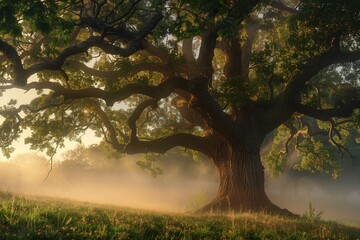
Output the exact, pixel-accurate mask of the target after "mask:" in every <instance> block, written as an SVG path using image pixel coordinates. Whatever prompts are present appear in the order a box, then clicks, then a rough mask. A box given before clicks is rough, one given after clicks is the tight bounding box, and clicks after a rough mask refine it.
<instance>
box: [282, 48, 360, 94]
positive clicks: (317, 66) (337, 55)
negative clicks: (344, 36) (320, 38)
mask: <svg viewBox="0 0 360 240" xmlns="http://www.w3.org/2000/svg"><path fill="white" fill-rule="evenodd" d="M357 60H360V50H358V51H353V52H342V51H340V50H337V49H335V48H331V49H330V50H329V51H326V52H324V53H323V54H321V55H319V56H316V57H314V58H313V59H310V60H309V61H308V62H307V63H306V64H304V66H303V67H302V68H301V70H300V71H299V72H298V74H296V75H295V76H294V77H293V78H292V79H291V80H290V82H289V83H288V84H287V86H286V88H285V90H284V93H285V95H286V96H287V97H290V96H291V95H294V94H297V93H299V91H301V89H302V88H303V86H304V85H305V83H306V82H308V81H310V80H311V78H312V77H314V76H315V75H316V74H317V73H319V72H320V71H321V70H322V69H324V68H326V67H328V66H330V65H332V64H337V63H347V62H354V61H357Z"/></svg>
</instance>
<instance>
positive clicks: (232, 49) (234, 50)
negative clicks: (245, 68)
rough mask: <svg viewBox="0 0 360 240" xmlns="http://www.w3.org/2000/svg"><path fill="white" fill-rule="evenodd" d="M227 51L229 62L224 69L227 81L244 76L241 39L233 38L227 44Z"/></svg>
mask: <svg viewBox="0 0 360 240" xmlns="http://www.w3.org/2000/svg"><path fill="white" fill-rule="evenodd" d="M225 51H226V55H227V61H226V64H225V67H224V74H225V76H226V78H227V79H231V78H236V77H241V76H242V50H241V46H240V39H239V38H238V37H236V38H233V39H231V40H229V41H228V42H226V44H225Z"/></svg>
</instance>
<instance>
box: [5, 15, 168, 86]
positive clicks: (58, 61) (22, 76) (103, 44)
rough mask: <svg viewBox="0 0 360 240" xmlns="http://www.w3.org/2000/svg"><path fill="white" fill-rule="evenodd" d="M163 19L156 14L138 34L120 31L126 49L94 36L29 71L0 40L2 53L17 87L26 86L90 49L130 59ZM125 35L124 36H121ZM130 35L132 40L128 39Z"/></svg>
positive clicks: (16, 54) (119, 34)
mask: <svg viewBox="0 0 360 240" xmlns="http://www.w3.org/2000/svg"><path fill="white" fill-rule="evenodd" d="M161 19H162V15H161V14H156V15H155V16H154V17H153V18H152V19H151V20H150V21H149V22H148V24H147V25H146V26H144V27H143V28H142V29H140V30H139V31H138V32H137V33H131V32H129V31H127V30H126V29H120V30H121V31H120V30H119V32H118V35H117V39H119V40H122V39H127V41H128V42H129V44H127V46H126V47H124V48H122V47H118V46H116V45H114V44H111V43H110V42H107V41H105V40H104V36H92V37H89V38H88V39H87V40H85V41H83V42H81V43H79V44H78V45H74V46H70V47H67V48H65V49H64V50H62V51H61V52H60V53H59V55H58V56H57V57H56V58H54V59H52V60H49V61H45V62H41V63H38V64H35V65H32V66H31V67H29V68H28V69H24V68H23V65H22V62H21V58H20V56H19V54H18V52H17V51H16V49H15V48H14V47H13V46H11V45H10V44H8V43H6V42H5V41H3V40H2V39H0V51H2V52H3V53H4V54H5V55H6V56H7V58H8V59H9V60H10V61H11V62H12V63H13V65H14V70H15V79H14V81H15V84H17V85H25V84H26V83H27V79H28V78H29V77H30V76H31V75H33V74H35V73H37V72H39V71H43V70H61V68H62V66H63V64H64V62H65V60H66V59H67V58H69V57H70V56H73V55H76V54H80V53H85V52H87V50H88V49H89V48H92V47H98V48H100V49H102V50H103V51H104V52H106V53H108V54H112V55H119V56H122V57H128V56H130V55H132V54H133V53H135V52H136V51H138V50H139V49H141V48H143V42H144V41H143V40H144V39H145V37H146V36H147V35H148V34H149V33H150V32H151V31H152V30H153V29H154V28H155V26H156V25H157V23H158V22H159V21H160V20H161ZM121 33H123V34H124V36H122V35H121ZM128 35H130V36H131V37H132V38H131V39H128V38H129V36H128Z"/></svg>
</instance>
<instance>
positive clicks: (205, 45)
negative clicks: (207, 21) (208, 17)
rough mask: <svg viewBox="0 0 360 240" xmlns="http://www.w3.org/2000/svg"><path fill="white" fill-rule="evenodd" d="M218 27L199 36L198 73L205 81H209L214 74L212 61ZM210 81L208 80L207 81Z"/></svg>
mask: <svg viewBox="0 0 360 240" xmlns="http://www.w3.org/2000/svg"><path fill="white" fill-rule="evenodd" d="M218 30H219V27H218V26H217V27H214V28H213V29H211V30H209V31H207V32H205V33H204V34H203V35H202V36H201V47H200V50H199V57H198V73H199V74H200V75H201V76H203V77H205V78H206V79H211V78H212V75H213V73H214V69H213V67H212V61H213V58H214V49H215V47H216V39H217V37H218V34H217V31H218ZM208 81H210V80H208Z"/></svg>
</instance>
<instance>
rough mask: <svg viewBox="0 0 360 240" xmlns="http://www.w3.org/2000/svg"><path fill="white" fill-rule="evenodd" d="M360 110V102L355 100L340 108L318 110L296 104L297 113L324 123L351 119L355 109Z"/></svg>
mask: <svg viewBox="0 0 360 240" xmlns="http://www.w3.org/2000/svg"><path fill="white" fill-rule="evenodd" d="M357 108H360V100H354V101H351V102H349V103H347V104H344V105H342V106H341V107H339V108H328V109H317V108H313V107H310V106H306V105H303V104H296V106H295V111H297V112H299V113H302V114H305V115H307V116H309V117H312V118H316V119H319V120H322V121H330V120H331V118H334V117H337V118H347V117H350V116H351V115H352V113H353V111H354V109H357Z"/></svg>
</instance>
